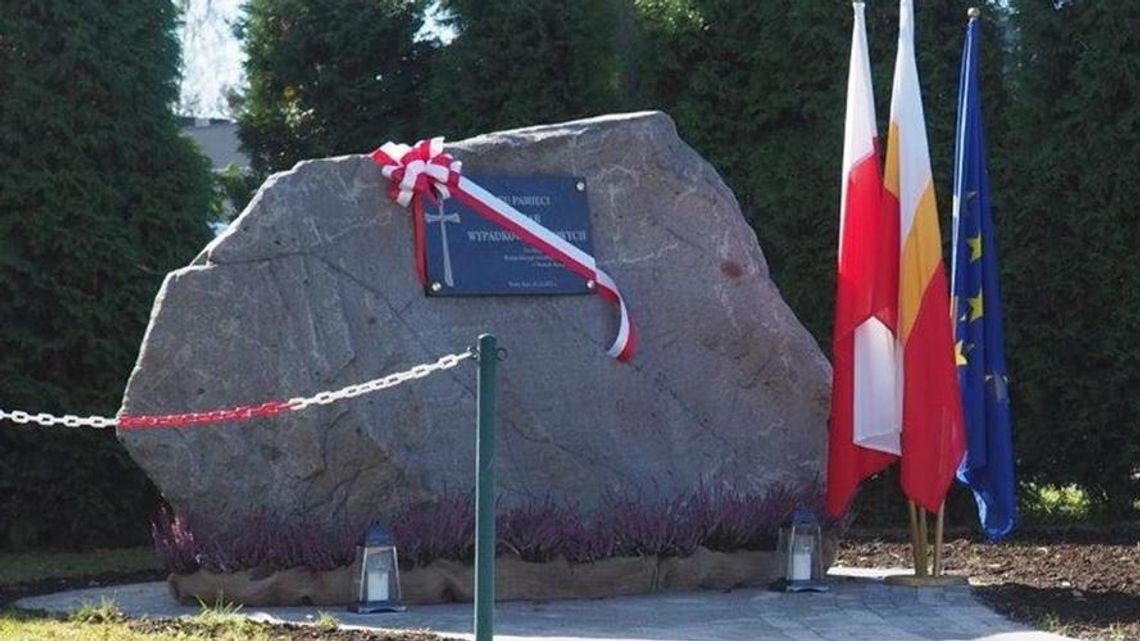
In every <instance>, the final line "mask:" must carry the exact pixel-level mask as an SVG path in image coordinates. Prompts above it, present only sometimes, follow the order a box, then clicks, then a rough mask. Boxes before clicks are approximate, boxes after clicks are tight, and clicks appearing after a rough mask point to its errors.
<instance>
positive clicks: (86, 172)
mask: <svg viewBox="0 0 1140 641" xmlns="http://www.w3.org/2000/svg"><path fill="white" fill-rule="evenodd" d="M176 19H177V13H176V10H175V8H174V6H173V5H172V4H171V3H170V2H169V1H163V0H146V1H138V0H135V1H131V2H127V1H125V0H121V1H116V2H82V1H79V0H40V1H38V2H16V3H6V4H5V5H4V8H3V9H2V10H0V301H2V302H0V354H3V356H2V357H0V380H3V386H2V387H0V406H3V407H6V408H13V407H18V408H29V409H33V410H43V411H52V412H59V411H63V410H69V411H77V412H84V413H86V412H90V413H100V414H104V415H106V414H113V413H114V412H115V411H116V409H117V408H118V405H119V399H120V398H121V395H122V390H123V384H124V382H125V381H126V378H127V375H128V374H129V373H130V370H131V366H132V363H133V361H134V357H135V355H136V353H137V349H138V345H139V340H140V339H141V337H142V333H143V330H144V328H145V325H146V320H147V316H148V311H149V309H150V306H151V302H152V300H153V297H154V295H155V293H156V291H157V289H158V286H159V284H160V283H161V281H162V277H163V275H164V274H165V273H166V272H167V271H168V270H170V269H172V268H175V267H178V266H180V265H183V264H185V263H186V262H187V261H188V260H189V259H190V258H192V257H193V255H194V253H195V252H196V251H197V250H198V249H199V248H200V247H201V246H202V244H203V242H204V241H205V240H206V234H207V229H206V225H205V217H206V214H207V209H208V201H209V195H210V184H209V173H208V168H207V163H206V160H205V159H204V158H203V157H202V156H201V155H200V154H198V153H197V151H196V150H195V148H194V147H193V145H192V143H191V142H190V141H188V140H187V139H186V138H184V137H183V136H181V135H180V133H179V130H178V127H177V125H176V124H175V121H174V118H173V115H172V113H171V109H170V105H172V104H173V103H174V101H175V100H176V99H177V97H178V87H177V77H178V65H179V49H178V41H177V39H176V36H175V26H176ZM154 498H155V497H154V494H153V491H152V490H151V489H150V488H149V486H148V484H147V482H146V480H145V477H144V476H143V475H142V473H141V472H140V471H139V470H138V469H137V468H136V467H134V466H133V465H132V464H131V463H130V461H129V459H128V458H127V457H126V455H125V453H124V451H123V450H122V448H121V447H120V446H119V445H118V443H117V442H116V441H115V439H114V435H113V434H112V433H110V432H109V431H108V432H96V431H93V430H76V429H67V428H62V427H56V428H50V429H48V428H32V427H15V426H13V425H11V424H5V425H0V514H2V515H3V518H2V519H0V546H6V545H12V546H18V545H30V544H53V545H67V546H69V547H72V546H78V545H83V544H96V543H97V544H101V545H108V544H113V543H131V542H137V540H140V539H141V538H142V537H143V536H144V534H145V531H146V521H147V517H148V516H149V513H150V512H151V511H152V510H153V507H154V505H155V503H154Z"/></svg>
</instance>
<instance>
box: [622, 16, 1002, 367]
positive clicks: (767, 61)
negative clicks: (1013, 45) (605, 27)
mask: <svg viewBox="0 0 1140 641" xmlns="http://www.w3.org/2000/svg"><path fill="white" fill-rule="evenodd" d="M917 4H918V5H919V7H918V16H917V25H918V33H917V35H916V43H917V47H918V62H919V67H920V73H921V76H922V86H923V97H924V99H925V101H926V105H927V124H928V126H929V136H930V139H931V151H932V154H933V158H932V161H933V164H934V167H935V171H936V182H937V184H938V186H939V195H940V197H941V201H940V202H941V207H940V209H941V210H942V211H943V214H944V221H945V222H944V224H945V225H948V223H949V211H950V199H949V187H950V175H951V164H952V163H951V157H952V154H953V129H954V118H955V114H954V109H955V108H954V101H955V98H956V95H957V87H958V65H959V60H960V52H961V44H962V31H963V28H964V25H965V21H966V9H967V8H968V6H970V5H972V4H977V3H976V2H967V1H965V0H930V1H926V0H924V1H923V2H920V3H917ZM635 8H636V19H637V25H638V34H637V45H636V48H637V51H638V54H637V56H636V59H635V61H634V62H633V63H632V64H633V67H634V69H633V70H632V71H631V72H629V73H627V74H625V77H627V78H631V79H632V80H631V81H630V82H631V83H632V84H633V85H634V86H635V87H637V93H638V95H639V98H638V99H637V100H638V101H639V103H640V105H641V106H644V107H656V108H660V109H664V110H666V111H668V112H669V113H670V114H672V115H673V117H674V118H675V119H676V121H677V124H678V127H679V128H680V130H681V134H682V135H683V136H684V137H685V139H686V140H687V141H689V142H690V143H691V144H693V146H694V147H696V148H697V150H698V151H700V152H701V153H702V154H703V155H704V156H705V157H706V158H708V159H709V160H710V161H711V162H712V163H713V165H714V166H716V167H717V169H718V170H719V171H720V172H721V174H722V175H723V176H724V177H725V180H726V181H727V182H728V184H729V186H730V187H732V189H733V191H734V192H735V194H736V196H737V198H739V199H740V203H741V207H742V208H743V210H744V212H745V215H746V216H748V218H749V220H750V222H751V223H752V225H753V227H754V228H755V229H756V232H757V234H758V236H759V238H760V243H761V246H763V247H764V251H765V255H766V257H767V259H768V262H769V265H770V267H771V269H772V275H773V277H774V278H775V280H776V282H777V283H778V284H779V285H780V287H781V293H782V294H783V296H784V297H785V298H786V299H787V300H788V303H789V304H790V305H791V307H792V309H793V310H795V312H796V314H797V316H799V318H800V320H801V321H803V322H804V324H805V325H807V327H808V329H810V330H811V332H812V333H813V334H814V335H815V337H816V339H817V340H818V341H819V342H820V344H821V345H824V346H827V345H829V344H830V342H831V336H830V332H831V319H832V315H833V309H832V308H833V304H834V296H835V290H834V271H835V251H836V243H837V234H838V216H839V209H838V208H839V194H840V170H841V167H840V165H841V161H842V145H843V119H844V109H845V105H846V102H845V91H846V84H847V61H848V56H849V51H850V46H851V21H852V17H851V7H850V5H849V4H847V3H830V2H798V1H796V0H771V1H768V2H741V1H739V0H636V2H635ZM986 10H987V13H988V14H995V13H996V9H995V8H994V7H990V6H988V5H986ZM867 19H868V32H869V34H868V35H869V37H870V41H871V49H872V51H871V56H872V61H873V63H874V65H873V66H874V73H875V86H876V98H877V107H878V111H879V115H880V121H881V123H882V124H881V126H880V139H881V140H882V141H885V140H886V132H887V122H886V121H887V116H888V113H889V106H890V89H891V80H892V75H893V71H894V60H895V51H896V42H897V38H898V27H897V24H898V7H897V3H886V4H875V3H871V6H868V8H867ZM997 34H998V32H997V30H992V31H991V32H990V33H989V34H988V35H987V41H992V42H994V43H997V42H999V37H998V35H997ZM988 55H989V56H991V57H992V61H993V64H992V66H990V67H988V68H987V79H989V78H990V77H991V76H992V77H993V78H994V80H993V81H992V82H990V83H989V84H990V87H989V90H990V91H993V92H998V93H1000V92H1001V90H1002V83H1001V77H1000V73H1001V64H1000V60H1001V53H1000V47H999V46H997V45H996V44H995V46H993V47H992V48H991V51H990V53H989V54H988ZM987 104H988V105H990V106H992V108H993V110H994V111H995V112H996V111H997V108H998V107H999V106H1000V105H1001V104H1003V100H1002V97H1001V96H1000V95H996V94H995V95H993V96H990V95H987ZM947 236H948V234H947Z"/></svg>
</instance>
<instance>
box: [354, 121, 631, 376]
mask: <svg viewBox="0 0 1140 641" xmlns="http://www.w3.org/2000/svg"><path fill="white" fill-rule="evenodd" d="M372 159H373V160H374V161H376V163H377V164H378V165H380V168H381V171H382V172H383V174H384V177H385V178H387V179H388V180H390V181H391V183H392V184H391V188H390V189H389V195H390V196H391V198H392V200H394V201H396V203H398V204H400V205H401V206H404V207H408V206H410V207H411V209H412V216H413V218H414V224H413V227H414V228H415V243H416V274H417V275H418V276H419V279H420V283H421V284H423V285H426V284H427V258H426V251H425V244H424V236H425V234H424V209H423V207H424V206H423V201H424V200H425V199H427V200H428V202H431V203H438V202H439V200H438V199H443V198H455V199H457V200H458V201H459V202H461V203H463V204H464V205H467V206H468V207H469V208H471V209H473V210H475V211H476V212H478V213H479V214H480V215H481V216H483V217H484V218H487V219H488V220H491V221H492V222H494V223H495V224H497V225H499V226H500V227H502V228H503V229H506V230H508V231H510V232H513V233H514V234H515V236H517V237H518V238H520V239H521V240H522V241H523V242H525V243H527V244H528V245H530V246H531V247H534V248H536V249H538V250H540V251H542V252H543V253H544V254H546V255H547V256H549V257H551V258H553V259H554V260H557V261H558V262H560V263H562V265H564V266H565V267H566V268H567V269H569V270H570V271H572V272H574V273H576V274H578V275H579V276H581V277H582V278H584V279H586V280H587V281H588V282H591V283H593V284H594V289H595V291H597V292H598V294H600V295H601V296H602V298H604V299H605V300H607V301H609V302H611V303H613V304H614V305H616V306H617V307H618V311H619V313H620V314H621V320H620V323H619V325H618V335H617V338H615V339H614V342H613V345H611V346H610V348H609V351H608V353H609V355H610V356H612V357H614V358H616V359H618V360H619V361H622V362H625V361H628V360H629V359H630V358H632V357H633V352H634V349H635V347H636V344H637V332H636V330H635V328H634V326H633V321H632V320H631V319H630V316H629V309H628V308H627V307H626V304H625V299H623V298H622V295H621V292H620V291H618V288H617V284H616V283H614V280H613V278H611V277H610V275H609V274H607V273H606V272H604V271H602V270H601V269H599V268H598V266H597V263H596V262H595V261H594V257H593V256H591V255H589V254H587V253H586V252H584V251H582V250H581V249H579V248H578V247H575V246H574V245H572V244H571V243H569V242H567V241H566V240H565V239H563V238H562V237H561V236H559V235H557V234H555V233H554V232H552V231H550V230H549V229H547V228H546V227H543V226H542V225H540V224H538V223H536V222H535V221H534V220H532V219H531V218H529V217H528V216H526V215H525V214H523V213H522V212H520V211H519V210H517V209H515V208H514V207H511V206H510V205H508V204H507V203H505V202H503V201H502V200H500V199H499V198H497V197H496V196H495V195H494V194H492V193H491V192H489V191H487V190H485V189H483V188H482V187H480V186H479V185H477V184H475V183H474V182H472V181H471V180H469V179H468V178H465V177H463V175H462V173H461V172H462V163H460V162H459V161H458V160H455V159H454V158H452V156H451V155H450V154H448V153H445V152H444V151H443V138H432V139H431V140H421V141H420V142H418V143H416V144H415V146H413V147H409V146H407V145H402V144H397V143H391V142H389V143H385V144H384V145H383V146H382V147H380V148H379V149H377V150H376V151H374V152H372Z"/></svg>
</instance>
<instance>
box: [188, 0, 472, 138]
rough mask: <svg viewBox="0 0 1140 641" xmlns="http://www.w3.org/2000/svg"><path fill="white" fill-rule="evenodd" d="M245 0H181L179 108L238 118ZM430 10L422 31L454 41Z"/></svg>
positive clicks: (203, 115)
mask: <svg viewBox="0 0 1140 641" xmlns="http://www.w3.org/2000/svg"><path fill="white" fill-rule="evenodd" d="M241 3H242V0H181V1H180V4H181V5H182V6H183V7H184V8H185V13H184V15H183V25H184V26H183V28H182V33H181V39H182V90H181V95H180V98H179V101H178V113H179V114H180V115H185V116H195V117H198V118H232V117H233V115H234V114H232V113H230V109H229V106H228V104H227V102H226V94H227V92H229V91H231V90H234V89H240V88H241V86H242V83H243V80H244V79H243V74H242V68H241V65H242V60H243V56H242V52H241V46H240V44H239V43H238V40H237V38H235V37H234V34H233V24H234V22H235V21H236V20H237V19H238V17H239V16H240V13H241ZM437 18H438V10H437V9H436V8H434V7H433V8H432V9H430V10H429V11H428V15H427V20H426V22H425V24H424V29H423V32H422V33H421V34H420V37H423V38H439V39H441V40H443V41H444V42H449V41H450V40H451V39H452V38H453V37H454V36H453V34H451V33H450V32H449V30H448V29H447V28H445V27H441V26H440V25H439V23H438V21H437Z"/></svg>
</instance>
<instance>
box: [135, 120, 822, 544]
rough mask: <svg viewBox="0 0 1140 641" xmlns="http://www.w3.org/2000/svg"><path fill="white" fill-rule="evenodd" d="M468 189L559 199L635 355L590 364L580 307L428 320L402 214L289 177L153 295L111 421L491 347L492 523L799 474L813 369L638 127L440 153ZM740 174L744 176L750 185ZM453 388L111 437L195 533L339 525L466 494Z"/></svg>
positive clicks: (812, 449) (759, 276) (726, 231)
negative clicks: (585, 188) (498, 188)
mask: <svg viewBox="0 0 1140 641" xmlns="http://www.w3.org/2000/svg"><path fill="white" fill-rule="evenodd" d="M448 149H449V151H451V152H452V153H454V154H455V155H456V156H457V157H459V158H461V159H462V160H463V162H464V169H465V171H468V172H470V173H483V174H491V173H499V174H504V175H542V174H547V175H580V176H585V177H586V180H587V182H588V184H589V205H590V211H591V224H592V228H593V237H594V248H595V255H596V257H597V259H598V261H599V264H600V265H601V266H602V267H603V268H604V269H606V270H607V271H608V272H609V273H610V274H611V275H612V276H613V277H614V278H615V279H616V281H617V283H618V284H619V286H620V287H621V289H622V292H623V293H624V294H625V295H626V297H627V299H628V301H629V303H630V305H631V308H632V312H633V315H634V318H635V320H636V322H637V325H638V328H639V330H640V349H639V351H638V354H637V356H636V357H635V358H634V360H633V362H632V363H630V364H622V363H618V362H615V361H613V360H612V359H610V358H609V357H608V356H606V354H605V349H606V347H607V346H608V344H609V341H610V340H611V339H612V337H613V335H614V332H615V329H616V323H617V317H616V313H615V312H614V309H613V308H612V307H611V306H610V305H608V304H607V303H605V302H604V301H602V300H601V299H600V298H598V297H591V296H564V297H486V298H428V297H426V296H424V293H423V291H422V289H421V288H420V286H419V284H418V282H417V280H416V276H415V271H414V264H413V255H412V253H413V252H412V227H411V221H410V216H409V214H408V211H407V210H405V209H402V208H399V207H397V206H396V205H394V204H392V203H391V202H390V201H389V200H388V198H387V196H386V187H387V185H386V181H385V180H384V178H383V177H382V176H381V174H380V171H379V169H378V168H377V167H376V166H375V165H374V164H373V163H372V161H371V160H369V159H368V158H367V157H366V156H346V157H340V158H331V159H324V160H315V161H307V162H303V163H300V164H298V165H297V166H296V167H295V168H294V169H292V170H291V171H287V172H284V173H280V174H277V175H275V176H273V177H271V178H270V179H269V180H268V181H267V182H266V184H265V185H264V186H263V187H262V189H261V190H260V191H259V192H258V194H257V196H256V197H255V198H254V200H253V202H252V203H251V204H250V206H249V207H248V208H247V209H246V211H245V212H244V213H243V214H242V215H241V217H240V218H239V219H238V220H237V221H236V222H235V223H234V224H233V225H231V226H230V228H229V229H228V230H227V231H226V232H225V233H224V234H222V235H221V236H219V237H218V238H217V239H216V240H215V241H214V242H212V243H211V244H210V245H209V246H208V247H207V248H206V249H205V250H204V251H203V252H202V253H201V255H199V256H198V257H197V258H196V259H195V261H194V262H193V263H192V264H191V265H190V266H188V267H186V268H184V269H181V270H178V271H175V272H173V273H171V274H170V275H169V276H168V277H167V279H166V281H165V283H164V285H163V287H162V290H161V291H160V293H159V295H158V298H157V300H156V301H155V305H154V310H153V312H152V317H151V322H150V327H149V329H148V331H147V334H146V338H145V339H144V342H143V346H142V350H141V353H140V355H139V359H138V363H137V366H136V368H135V371H134V373H133V374H132V376H131V379H130V382H129V384H128V386H127V391H126V395H125V398H124V401H123V411H125V412H127V413H130V414H151V413H175V412H189V411H201V410H208V409H214V408H218V407H229V406H233V405H239V404H246V403H251V402H261V401H263V400H268V399H280V398H289V397H292V396H298V395H307V394H311V393H314V392H316V391H319V390H323V389H331V388H337V387H340V386H343V385H347V384H351V383H356V382H361V381H364V380H367V379H370V378H374V377H377V376H380V375H383V374H386V373H389V372H392V371H397V370H402V369H405V368H408V367H410V366H412V365H415V364H417V363H421V362H425V361H430V360H434V359H435V358H437V357H438V356H440V355H442V354H446V353H450V352H455V351H460V350H463V349H465V348H466V347H467V346H469V345H472V344H473V343H474V341H475V337H476V336H477V335H478V334H479V333H481V332H494V333H496V334H498V336H499V337H500V342H501V344H502V345H504V346H505V347H506V348H507V349H508V350H509V356H508V358H507V359H506V361H505V362H504V363H503V364H502V367H501V369H500V371H501V379H500V388H499V390H500V399H499V407H500V418H501V421H500V428H499V436H498V454H497V469H498V487H497V489H498V492H499V493H501V494H502V497H503V501H504V502H505V503H506V504H510V503H519V502H525V501H527V500H530V499H535V498H545V497H547V496H552V497H554V498H562V499H568V500H572V501H577V502H580V503H581V504H582V505H583V507H590V506H591V505H592V504H595V503H596V502H597V501H598V500H599V499H600V498H601V497H603V496H604V495H606V494H607V493H615V492H616V493H643V494H645V495H648V496H658V495H668V494H670V493H672V492H674V491H679V490H684V489H689V488H691V487H693V486H694V485H695V484H697V483H698V482H700V481H705V482H729V483H732V484H734V485H735V486H737V487H739V488H741V489H744V490H749V491H755V490H761V489H763V488H765V487H768V486H770V485H772V484H776V483H787V484H806V483H811V482H814V481H816V480H817V479H818V478H819V477H820V476H821V475H822V469H821V468H822V465H823V462H824V458H825V441H826V415H827V401H828V396H829V384H830V382H829V379H830V369H829V365H828V363H827V361H826V360H825V358H824V356H823V354H822V353H821V352H820V350H819V348H818V347H817V346H816V344H815V342H814V341H813V339H812V338H811V336H810V335H809V334H808V332H807V331H806V330H805V329H804V328H803V327H802V326H801V325H800V323H799V322H798V321H797V320H796V318H795V316H794V315H793V314H792V312H791V311H790V310H789V309H788V307H787V305H786V304H785V303H784V301H783V300H782V299H781V298H780V294H779V292H778V291H777V289H776V287H775V285H774V284H773V283H772V281H771V280H770V279H769V275H768V268H767V265H766V263H765V261H764V257H763V254H762V253H761V251H760V247H759V245H758V244H757V241H756V235H755V234H754V233H753V231H752V230H751V229H750V228H749V226H748V225H747V223H746V221H745V220H744V218H743V217H742V215H741V213H740V208H739V205H738V204H737V202H736V199H735V198H734V197H733V195H732V193H731V192H730V191H729V189H728V188H727V187H726V186H725V184H724V182H723V181H722V180H721V179H720V177H719V176H718V175H717V174H716V172H715V171H714V170H713V168H712V167H711V166H710V165H709V164H708V163H707V162H705V161H704V160H702V159H701V158H700V157H699V156H698V155H697V154H696V153H695V152H694V151H693V150H692V149H691V148H690V147H688V146H687V145H686V144H685V143H684V142H682V141H681V140H680V138H678V136H677V134H676V130H675V128H674V125H673V123H672V121H671V120H670V119H669V118H668V117H667V116H666V115H664V114H661V113H640V114H628V115H618V116H607V117H602V118H596V119H591V120H584V121H578V122H572V123H565V124H559V125H550V126H541V127H534V128H529V129H522V130H515V131H507V132H500V133H494V134H489V135H484V136H479V137H477V138H472V139H470V140H466V141H463V142H460V143H457V144H454V145H449V148H448ZM759 170H763V168H760V169H759ZM474 414H475V368H474V367H473V366H472V365H471V364H470V363H467V364H464V365H462V366H460V367H459V368H457V369H454V370H451V371H449V372H447V373H442V374H437V375H434V376H431V377H429V378H426V379H423V380H420V381H415V382H411V383H407V384H404V385H402V386H400V387H397V388H395V389H391V390H388V391H384V392H380V393H376V394H373V395H371V396H369V397H365V398H361V399H356V400H353V401H349V402H343V403H339V404H336V405H333V406H329V407H317V408H311V409H308V410H305V411H303V412H299V413H294V414H290V415H286V416H283V417H278V418H273V419H267V420H256V421H249V422H244V423H239V424H223V425H216V426H205V427H194V428H184V429H157V430H135V431H128V432H121V433H120V435H119V436H120V438H121V439H122V440H123V442H124V443H125V444H126V446H127V448H128V450H129V451H130V453H131V455H132V456H133V457H134V458H135V460H136V461H138V462H139V463H140V464H141V465H142V467H143V468H144V469H145V470H146V472H147V473H148V474H149V475H150V477H151V478H152V479H153V480H154V481H155V482H156V483H157V484H158V487H159V488H160V489H161V491H162V492H163V494H164V495H165V496H166V498H167V499H168V500H169V501H170V503H171V504H172V505H173V506H174V508H175V509H176V510H178V511H181V512H184V513H189V514H191V515H192V516H193V517H194V518H196V519H197V522H198V523H200V524H210V525H212V526H218V527H224V526H226V525H227V524H229V525H234V524H238V523H240V520H241V519H242V518H244V516H245V515H247V514H248V513H249V512H251V511H258V510H268V511H271V512H274V513H276V514H279V515H284V516H290V517H297V518H307V519H311V520H317V521H329V522H332V521H338V522H347V523H348V524H350V525H353V526H356V525H360V524H363V523H364V522H365V521H367V520H369V519H371V518H376V517H379V518H381V519H384V518H389V517H391V516H392V515H393V514H394V513H396V512H399V511H401V510H403V509H405V508H407V507H410V506H412V505H416V504H422V503H425V502H430V501H434V500H436V499H437V497H439V496H440V495H441V494H443V493H446V492H455V491H466V490H468V489H470V488H472V486H473V478H474V463H473V461H474Z"/></svg>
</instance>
